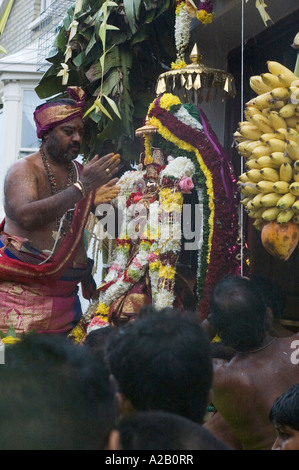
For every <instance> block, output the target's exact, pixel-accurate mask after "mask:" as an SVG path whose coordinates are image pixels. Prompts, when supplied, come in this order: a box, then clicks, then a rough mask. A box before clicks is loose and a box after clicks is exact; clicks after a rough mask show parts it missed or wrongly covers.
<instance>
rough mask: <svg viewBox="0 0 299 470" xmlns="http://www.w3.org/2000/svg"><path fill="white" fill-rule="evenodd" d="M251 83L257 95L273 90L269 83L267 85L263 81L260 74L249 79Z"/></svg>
mask: <svg viewBox="0 0 299 470" xmlns="http://www.w3.org/2000/svg"><path fill="white" fill-rule="evenodd" d="M249 85H250V88H251V89H252V90H253V91H254V92H255V93H256V94H257V95H262V94H263V93H266V92H267V91H270V90H272V88H271V87H270V86H268V85H266V84H265V83H264V82H263V79H262V77H261V76H260V75H253V76H252V77H250V79H249Z"/></svg>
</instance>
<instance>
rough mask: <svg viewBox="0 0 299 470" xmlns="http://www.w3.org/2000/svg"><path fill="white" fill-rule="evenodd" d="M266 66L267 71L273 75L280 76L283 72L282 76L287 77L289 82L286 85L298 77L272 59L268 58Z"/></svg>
mask: <svg viewBox="0 0 299 470" xmlns="http://www.w3.org/2000/svg"><path fill="white" fill-rule="evenodd" d="M267 67H268V70H269V72H270V73H273V75H276V76H280V75H282V74H283V75H284V76H286V77H289V79H290V83H289V85H287V86H290V84H291V83H292V82H293V81H294V80H296V79H297V78H298V77H296V75H295V74H294V73H293V72H292V71H291V70H290V69H288V68H287V67H285V66H284V65H282V64H280V63H279V62H276V61H274V60H268V61H267Z"/></svg>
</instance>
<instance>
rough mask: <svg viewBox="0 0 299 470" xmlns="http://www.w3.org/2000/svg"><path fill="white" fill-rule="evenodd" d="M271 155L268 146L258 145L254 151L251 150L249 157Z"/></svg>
mask: <svg viewBox="0 0 299 470" xmlns="http://www.w3.org/2000/svg"><path fill="white" fill-rule="evenodd" d="M270 153H271V148H270V147H269V145H260V146H259V147H255V149H253V150H252V152H251V155H252V157H253V158H260V157H265V156H266V155H270Z"/></svg>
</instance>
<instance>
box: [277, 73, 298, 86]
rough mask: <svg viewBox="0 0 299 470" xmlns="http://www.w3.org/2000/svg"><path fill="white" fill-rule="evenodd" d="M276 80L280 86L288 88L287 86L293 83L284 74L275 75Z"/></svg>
mask: <svg viewBox="0 0 299 470" xmlns="http://www.w3.org/2000/svg"><path fill="white" fill-rule="evenodd" d="M277 78H278V80H279V82H280V86H286V87H289V86H291V84H292V82H293V81H294V80H292V78H291V77H290V76H288V75H287V74H285V73H281V74H279V75H277Z"/></svg>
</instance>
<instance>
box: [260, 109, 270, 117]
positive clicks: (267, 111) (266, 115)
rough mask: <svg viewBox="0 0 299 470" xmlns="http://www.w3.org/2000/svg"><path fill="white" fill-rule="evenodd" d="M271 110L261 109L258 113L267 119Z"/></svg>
mask: <svg viewBox="0 0 299 470" xmlns="http://www.w3.org/2000/svg"><path fill="white" fill-rule="evenodd" d="M271 109H272V108H270V107H269V108H263V109H261V110H260V112H261V113H262V116H265V117H266V118H268V117H269V113H270V111H271Z"/></svg>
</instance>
